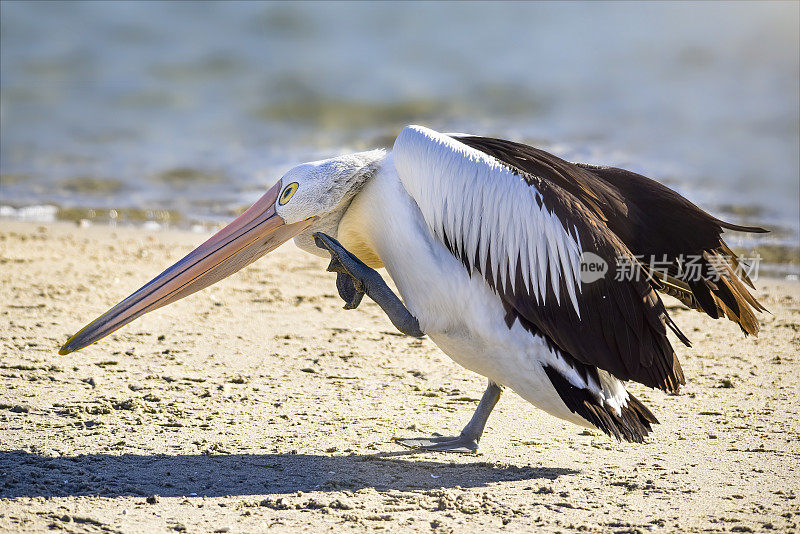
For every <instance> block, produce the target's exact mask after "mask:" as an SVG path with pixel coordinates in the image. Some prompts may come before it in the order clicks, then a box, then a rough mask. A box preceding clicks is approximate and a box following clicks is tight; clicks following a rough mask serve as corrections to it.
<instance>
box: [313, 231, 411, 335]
mask: <svg viewBox="0 0 800 534" xmlns="http://www.w3.org/2000/svg"><path fill="white" fill-rule="evenodd" d="M313 237H314V243H316V245H317V246H318V247H319V248H321V249H325V250H327V251H328V252H329V253H330V255H331V262H330V264H329V265H328V271H330V272H335V273H337V275H336V289H337V290H338V291H339V296H340V297H342V299H343V300H344V302H345V305H344V307H345V309H347V310H350V309H353V308H355V307H357V306H358V305H359V304H360V303H361V299H362V298H364V295H365V294H367V295H369V297H370V298H371V299H372V300H374V301H375V302H376V303H378V305H379V306H380V307H381V308H382V309H383V311H384V312H385V313H386V315H387V316H388V317H389V320H391V321H392V324H394V325H395V327H397V329H398V330H400V331H401V332H402V333H404V334H406V335H409V336H413V337H423V336H424V335H425V334H424V333H423V332H422V330H420V328H419V322H418V321H417V318H416V317H414V316H413V315H412V314H411V312H409V311H408V309H407V308H406V307H405V305H403V302H402V301H401V300H400V299H399V298H398V297H397V295H395V294H394V293H393V292H392V290H391V289H389V286H387V285H386V282H384V281H383V278H381V275H380V274H378V272H377V271H376V270H375V269H372V268H370V267H369V266H367V265H366V264H364V263H363V262H362V261H361V260H359V259H358V258H356V257H355V256H354V255H353V254H351V253H350V252H348V251H347V249H345V248H344V247H343V246H342V245H341V244H340V243H339V242H338V241H336V240H335V239H334V238H332V237H331V236H329V235H327V234H323V233H322V232H316V233H315V234H313Z"/></svg>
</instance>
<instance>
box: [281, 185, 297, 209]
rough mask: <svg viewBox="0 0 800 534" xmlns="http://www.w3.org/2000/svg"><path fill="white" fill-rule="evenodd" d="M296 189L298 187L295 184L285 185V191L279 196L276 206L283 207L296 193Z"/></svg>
mask: <svg viewBox="0 0 800 534" xmlns="http://www.w3.org/2000/svg"><path fill="white" fill-rule="evenodd" d="M297 187H298V185H297V182H292V183H290V184H289V185H287V186H286V189H284V190H283V193H281V196H280V198H279V199H278V205H279V206H283V205H284V204H286V203H287V202H289V200H290V199H291V198H292V196H293V195H294V193H295V191H297Z"/></svg>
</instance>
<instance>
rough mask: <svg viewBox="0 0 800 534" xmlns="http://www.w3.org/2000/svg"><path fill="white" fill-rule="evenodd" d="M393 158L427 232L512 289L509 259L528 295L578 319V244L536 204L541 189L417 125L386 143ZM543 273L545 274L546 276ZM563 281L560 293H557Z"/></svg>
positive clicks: (498, 284)
mask: <svg viewBox="0 0 800 534" xmlns="http://www.w3.org/2000/svg"><path fill="white" fill-rule="evenodd" d="M393 153H394V163H395V167H396V168H397V173H398V175H399V176H400V180H401V181H402V183H403V186H404V187H405V189H406V191H408V194H409V195H411V197H412V198H414V200H415V201H416V203H417V205H418V206H419V208H420V210H421V211H422V215H423V217H424V218H425V221H426V223H427V224H428V227H429V229H430V230H431V232H432V233H433V234H434V235H436V236H437V237H438V238H439V239H440V240H442V242H444V240H445V235H446V236H447V239H449V240H450V244H451V246H453V247H455V248H456V249H457V250H460V251H463V252H464V253H465V255H466V256H467V257H469V258H470V259H471V260H474V258H475V257H476V255H477V257H478V258H479V259H480V264H479V265H480V266H486V265H487V261H488V262H489V263H488V264H489V265H490V266H491V268H492V273H493V276H494V281H495V285H496V287H498V288H506V287H508V284H511V286H512V291H516V290H517V288H516V287H513V286H515V285H516V269H517V261H518V260H519V264H520V265H521V268H522V273H520V274H521V275H522V280H524V283H525V285H526V288H527V290H528V293H529V294H530V295H532V296H535V298H536V300H537V302H539V303H540V304H546V303H545V302H544V300H545V297H546V295H547V285H546V284H547V278H549V279H550V288H551V290H552V293H553V294H554V295H555V297H556V300H557V303H558V304H561V303H562V301H564V302H566V300H567V299H569V301H570V302H571V303H572V306H573V307H574V308H575V311H576V313H577V314H578V317H580V315H581V310H580V308H579V306H578V299H577V293H580V291H581V287H580V284H581V281H580V256H581V246H580V242H579V240H578V235H577V230H576V229H575V233H574V235H573V233H572V232H570V231H569V229H567V228H566V227H565V226H564V225H565V223H564V222H562V221H560V220H559V219H558V217H557V216H556V215H555V213H553V212H552V211H550V210H548V209H547V206H545V205H544V203H541V205H540V203H539V202H537V198H539V199H541V193H540V192H539V191H538V190H537V189H536V187H535V186H534V185H531V184H529V183H527V182H525V181H524V180H523V178H522V176H520V175H517V174H514V172H512V171H511V169H509V168H508V167H506V166H505V165H503V164H502V163H501V162H499V161H498V160H497V159H495V158H493V157H491V156H489V155H487V154H484V153H483V152H480V151H478V150H475V149H473V148H471V147H468V146H466V145H464V144H462V143H459V142H458V141H457V140H455V139H453V138H451V137H448V136H446V135H442V134H440V133H438V132H435V131H433V130H430V129H428V128H424V127H421V126H408V127H406V128H404V129H403V131H402V132H400V135H399V136H398V137H397V140H396V141H395V143H394V150H393ZM548 275H549V276H548ZM560 280H563V281H564V285H565V286H566V288H567V292H568V296H567V295H560V294H559V287H560V284H559V281H560Z"/></svg>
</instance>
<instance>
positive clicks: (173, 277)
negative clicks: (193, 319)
mask: <svg viewBox="0 0 800 534" xmlns="http://www.w3.org/2000/svg"><path fill="white" fill-rule="evenodd" d="M280 190H281V182H280V181H279V182H278V183H277V184H275V185H274V186H273V187H272V188H271V189H270V190H269V191H267V193H266V194H265V195H264V196H263V197H261V198H260V199H259V200H258V201H257V202H256V203H255V204H253V205H252V206H251V207H250V208H249V209H248V210H247V211H246V212H244V213H243V214H242V215H241V216H240V217H239V218H238V219H236V220H235V221H233V222H232V223H230V224H229V225H228V226H226V227H225V228H223V229H222V230H220V231H219V232H217V233H216V234H214V235H213V236H212V237H211V238H210V239H209V240H208V241H206V242H205V243H203V244H202V245H200V246H199V247H197V248H196V249H194V250H193V251H192V252H190V253H189V254H187V255H186V257H184V258H183V259H182V260H180V261H179V262H178V263H176V264H175V265H173V266H172V267H170V268H169V269H167V270H166V271H164V272H163V273H161V274H160V275H158V276H157V277H155V278H154V279H152V280H151V281H150V282H148V283H147V284H145V285H144V286H142V287H141V288H140V289H139V290H138V291H136V292H135V293H134V294H132V295H131V296H130V297H128V298H126V299H125V300H123V301H122V302H120V303H119V304H117V305H116V306H114V307H113V308H111V309H110V310H108V311H107V312H106V313H104V314H103V315H101V316H100V317H98V318H97V319H95V320H94V321H92V322H91V323H89V324H88V325H87V326H86V327H84V328H83V330H81V331H80V332H78V333H77V334H75V335H74V336H72V337H71V338H69V340H68V341H67V342H66V343H65V344H64V346H63V347H61V350H59V351H58V353H59V354H62V355H64V354H69V353H70V352H73V351H76V350H80V349H82V348H84V347H86V346H88V345H91V344H92V343H94V342H95V341H98V340H100V339H102V338H104V337H106V336H107V335H109V334H110V333H111V332H113V331H115V330H117V329H118V328H121V327H122V326H124V325H126V324H128V323H130V322H131V321H133V320H134V319H136V318H137V317H139V316H141V315H144V314H145V313H147V312H149V311H153V310H155V309H157V308H160V307H161V306H164V305H166V304H169V303H171V302H175V301H176V300H178V299H182V298H183V297H185V296H187V295H191V294H192V293H194V292H196V291H200V290H201V289H203V288H205V287H208V286H210V285H211V284H213V283H215V282H218V281H220V280H222V279H223V278H225V277H227V276H230V275H231V274H233V273H235V272H236V271H238V270H240V269H242V268H243V267H245V266H246V265H248V264H250V263H252V262H253V261H255V260H257V259H258V258H259V257H261V256H263V255H264V254H266V253H267V252H269V251H271V250H274V249H275V248H277V247H278V245H280V244H281V243H284V242H285V241H288V240H289V239H291V238H292V237H294V236H295V235H297V234H299V233H300V232H302V231H303V230H305V229H306V228H308V227H309V226H311V223H312V222H313V221H314V218H311V219H306V220H305V221H301V222H298V223H293V224H286V223H285V221H284V220H283V219H282V218H281V217H280V216H279V215H278V214H277V213H275V202H276V200H277V198H278V193H279V192H280Z"/></svg>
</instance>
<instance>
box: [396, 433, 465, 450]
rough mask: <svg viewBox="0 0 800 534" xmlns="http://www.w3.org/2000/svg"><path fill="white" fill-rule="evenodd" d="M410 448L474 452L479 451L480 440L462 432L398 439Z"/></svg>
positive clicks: (397, 440)
mask: <svg viewBox="0 0 800 534" xmlns="http://www.w3.org/2000/svg"><path fill="white" fill-rule="evenodd" d="M395 441H396V442H397V443H399V444H400V445H402V446H403V447H408V448H409V449H416V450H424V451H439V452H457V453H461V454H472V453H475V452H478V440H476V439H475V438H471V437H468V436H465V435H464V434H461V435H459V436H431V437H429V438H411V439H396V440H395Z"/></svg>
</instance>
